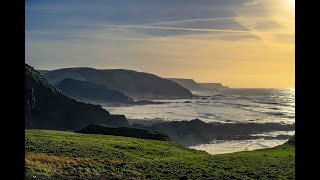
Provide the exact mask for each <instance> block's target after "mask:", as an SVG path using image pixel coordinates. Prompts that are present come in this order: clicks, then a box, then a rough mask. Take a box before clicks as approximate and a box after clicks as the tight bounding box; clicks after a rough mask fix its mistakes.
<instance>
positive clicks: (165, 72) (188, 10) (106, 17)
mask: <svg viewBox="0 0 320 180" xmlns="http://www.w3.org/2000/svg"><path fill="white" fill-rule="evenodd" d="M25 9H26V25H25V34H26V62H27V63H29V64H30V65H31V66H34V67H35V68H39V69H56V68H62V67H79V66H89V67H94V68H106V69H107V68H126V69H133V70H138V71H146V72H150V73H154V74H157V75H160V76H163V77H185V78H193V79H195V80H197V81H201V82H217V81H219V82H223V83H225V84H227V85H229V86H234V87H244V86H251V87H260V86H263V84H261V85H260V84H256V83H255V82H257V81H258V80H259V79H260V80H261V81H263V80H267V81H268V83H267V84H265V86H275V87H280V86H289V85H291V86H292V85H293V84H294V82H293V79H294V54H293V51H294V7H293V6H292V3H291V0H283V1H281V2H279V1H276V0H68V1H66V0H64V1H62V0H54V1H48V0H34V1H33V0H29V1H26V7H25ZM239 49H242V51H239ZM262 59H264V60H262ZM270 61H271V62H272V63H275V64H272V63H270ZM286 63H287V64H286ZM248 64H251V65H249V66H248ZM252 64H254V65H252ZM168 65H170V66H168ZM262 67H267V69H268V68H269V69H268V71H266V70H265V69H266V68H262ZM259 68H262V70H263V71H258V70H259ZM250 69H251V70H250ZM280 70H281V71H282V72H278V71H280ZM231 72H232V74H231ZM284 72H286V73H284ZM275 73H278V74H276V75H275ZM268 75H269V76H268ZM284 76H285V77H287V81H286V82H288V83H287V84H284V81H282V82H278V84H277V83H276V82H275V81H274V79H278V78H277V77H284ZM272 82H274V85H273V84H272Z"/></svg>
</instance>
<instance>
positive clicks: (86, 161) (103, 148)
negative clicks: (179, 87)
mask: <svg viewBox="0 0 320 180" xmlns="http://www.w3.org/2000/svg"><path fill="white" fill-rule="evenodd" d="M25 134H26V140H25V141H26V144H25V153H26V158H25V161H26V165H25V172H26V177H27V179H28V178H30V179H31V177H32V176H36V177H38V178H40V179H41V178H46V177H51V178H56V179H63V178H68V179H70V178H75V179H77V178H79V177H80V178H92V179H112V178H115V179H117V178H118V179H295V147H294V145H291V144H284V145H281V146H278V147H276V148H272V149H265V150H256V151H250V152H238V153H232V154H223V155H209V154H207V153H206V152H202V151H197V150H192V149H188V148H185V147H183V146H181V145H179V144H176V143H173V142H170V141H156V140H145V139H136V138H129V137H120V136H109V135H89V134H77V133H73V132H67V131H50V130H26V133H25Z"/></svg>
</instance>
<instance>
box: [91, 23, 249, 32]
mask: <svg viewBox="0 0 320 180" xmlns="http://www.w3.org/2000/svg"><path fill="white" fill-rule="evenodd" d="M95 26H100V27H116V28H138V29H163V30H181V31H201V32H228V33H250V31H240V30H230V29H204V28H203V29H202V28H177V27H159V26H140V25H116V24H103V25H95Z"/></svg>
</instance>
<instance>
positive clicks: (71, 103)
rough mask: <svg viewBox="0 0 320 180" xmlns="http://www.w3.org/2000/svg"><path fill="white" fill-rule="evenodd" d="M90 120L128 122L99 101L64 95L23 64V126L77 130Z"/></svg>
mask: <svg viewBox="0 0 320 180" xmlns="http://www.w3.org/2000/svg"><path fill="white" fill-rule="evenodd" d="M92 123H96V124H103V125H108V126H127V125H129V122H128V121H127V119H126V117H125V116H123V115H111V114H110V113H109V112H108V111H106V110H105V109H103V108H102V107H101V106H100V105H93V104H87V103H83V102H78V101H76V100H74V99H70V98H68V97H66V96H65V95H63V94H62V93H60V92H59V91H58V90H56V89H55V88H54V87H53V86H52V85H51V84H49V83H48V81H47V80H46V79H45V78H44V77H43V76H42V75H41V74H40V73H39V72H37V71H36V70H34V68H32V67H31V66H29V65H27V64H25V128H31V129H58V130H76V129H80V128H83V127H85V126H86V125H88V124H92Z"/></svg>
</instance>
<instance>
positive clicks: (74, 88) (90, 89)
mask: <svg viewBox="0 0 320 180" xmlns="http://www.w3.org/2000/svg"><path fill="white" fill-rule="evenodd" d="M55 87H56V88H57V89H58V90H59V91H60V92H61V93H63V94H64V95H66V96H68V97H70V98H73V99H76V100H79V101H82V102H89V103H94V104H104V103H127V104H129V103H133V102H134V101H133V99H132V98H130V97H128V96H126V95H124V94H123V93H121V92H119V91H116V90H111V89H108V88H106V87H105V86H104V85H101V84H95V83H91V82H88V81H81V80H75V79H70V78H67V79H64V80H62V81H60V82H59V83H58V84H56V85H55Z"/></svg>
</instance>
